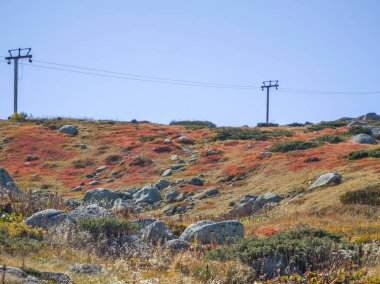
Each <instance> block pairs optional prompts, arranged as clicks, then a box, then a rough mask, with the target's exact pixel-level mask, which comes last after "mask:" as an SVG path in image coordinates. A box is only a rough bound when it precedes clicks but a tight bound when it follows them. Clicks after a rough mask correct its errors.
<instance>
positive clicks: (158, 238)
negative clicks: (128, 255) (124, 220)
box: [141, 221, 174, 244]
mask: <svg viewBox="0 0 380 284" xmlns="http://www.w3.org/2000/svg"><path fill="white" fill-rule="evenodd" d="M173 238H174V235H173V233H172V232H171V231H170V229H169V227H167V226H166V225H165V223H164V222H162V221H155V222H153V223H152V224H150V225H149V226H147V227H145V228H144V229H143V230H142V235H141V239H142V240H144V241H146V242H149V243H152V244H158V243H161V244H162V243H163V242H164V241H165V240H171V239H173Z"/></svg>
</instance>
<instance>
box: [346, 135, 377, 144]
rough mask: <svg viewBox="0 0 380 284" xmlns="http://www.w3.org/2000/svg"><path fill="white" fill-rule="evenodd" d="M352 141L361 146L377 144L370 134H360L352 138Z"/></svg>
mask: <svg viewBox="0 0 380 284" xmlns="http://www.w3.org/2000/svg"><path fill="white" fill-rule="evenodd" d="M351 141H352V142H353V143H359V144H377V140H376V139H375V138H373V137H372V136H370V135H368V134H363V133H361V134H358V135H355V136H354V137H352V139H351Z"/></svg>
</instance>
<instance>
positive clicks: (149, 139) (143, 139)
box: [139, 134, 165, 142]
mask: <svg viewBox="0 0 380 284" xmlns="http://www.w3.org/2000/svg"><path fill="white" fill-rule="evenodd" d="M158 138H165V135H164V134H157V135H150V136H141V137H140V138H139V140H140V142H152V141H154V140H156V139H158Z"/></svg>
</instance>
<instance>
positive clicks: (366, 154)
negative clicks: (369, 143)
mask: <svg viewBox="0 0 380 284" xmlns="http://www.w3.org/2000/svg"><path fill="white" fill-rule="evenodd" d="M364 158H380V148H377V149H365V150H357V151H352V152H351V153H349V154H348V159H349V160H360V159H364Z"/></svg>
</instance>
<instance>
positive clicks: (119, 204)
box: [111, 198, 133, 213]
mask: <svg viewBox="0 0 380 284" xmlns="http://www.w3.org/2000/svg"><path fill="white" fill-rule="evenodd" d="M132 209H133V205H132V202H131V201H129V200H124V199H122V198H118V199H115V200H114V202H113V206H112V208H111V211H112V212H114V213H123V212H127V211H132Z"/></svg>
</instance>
